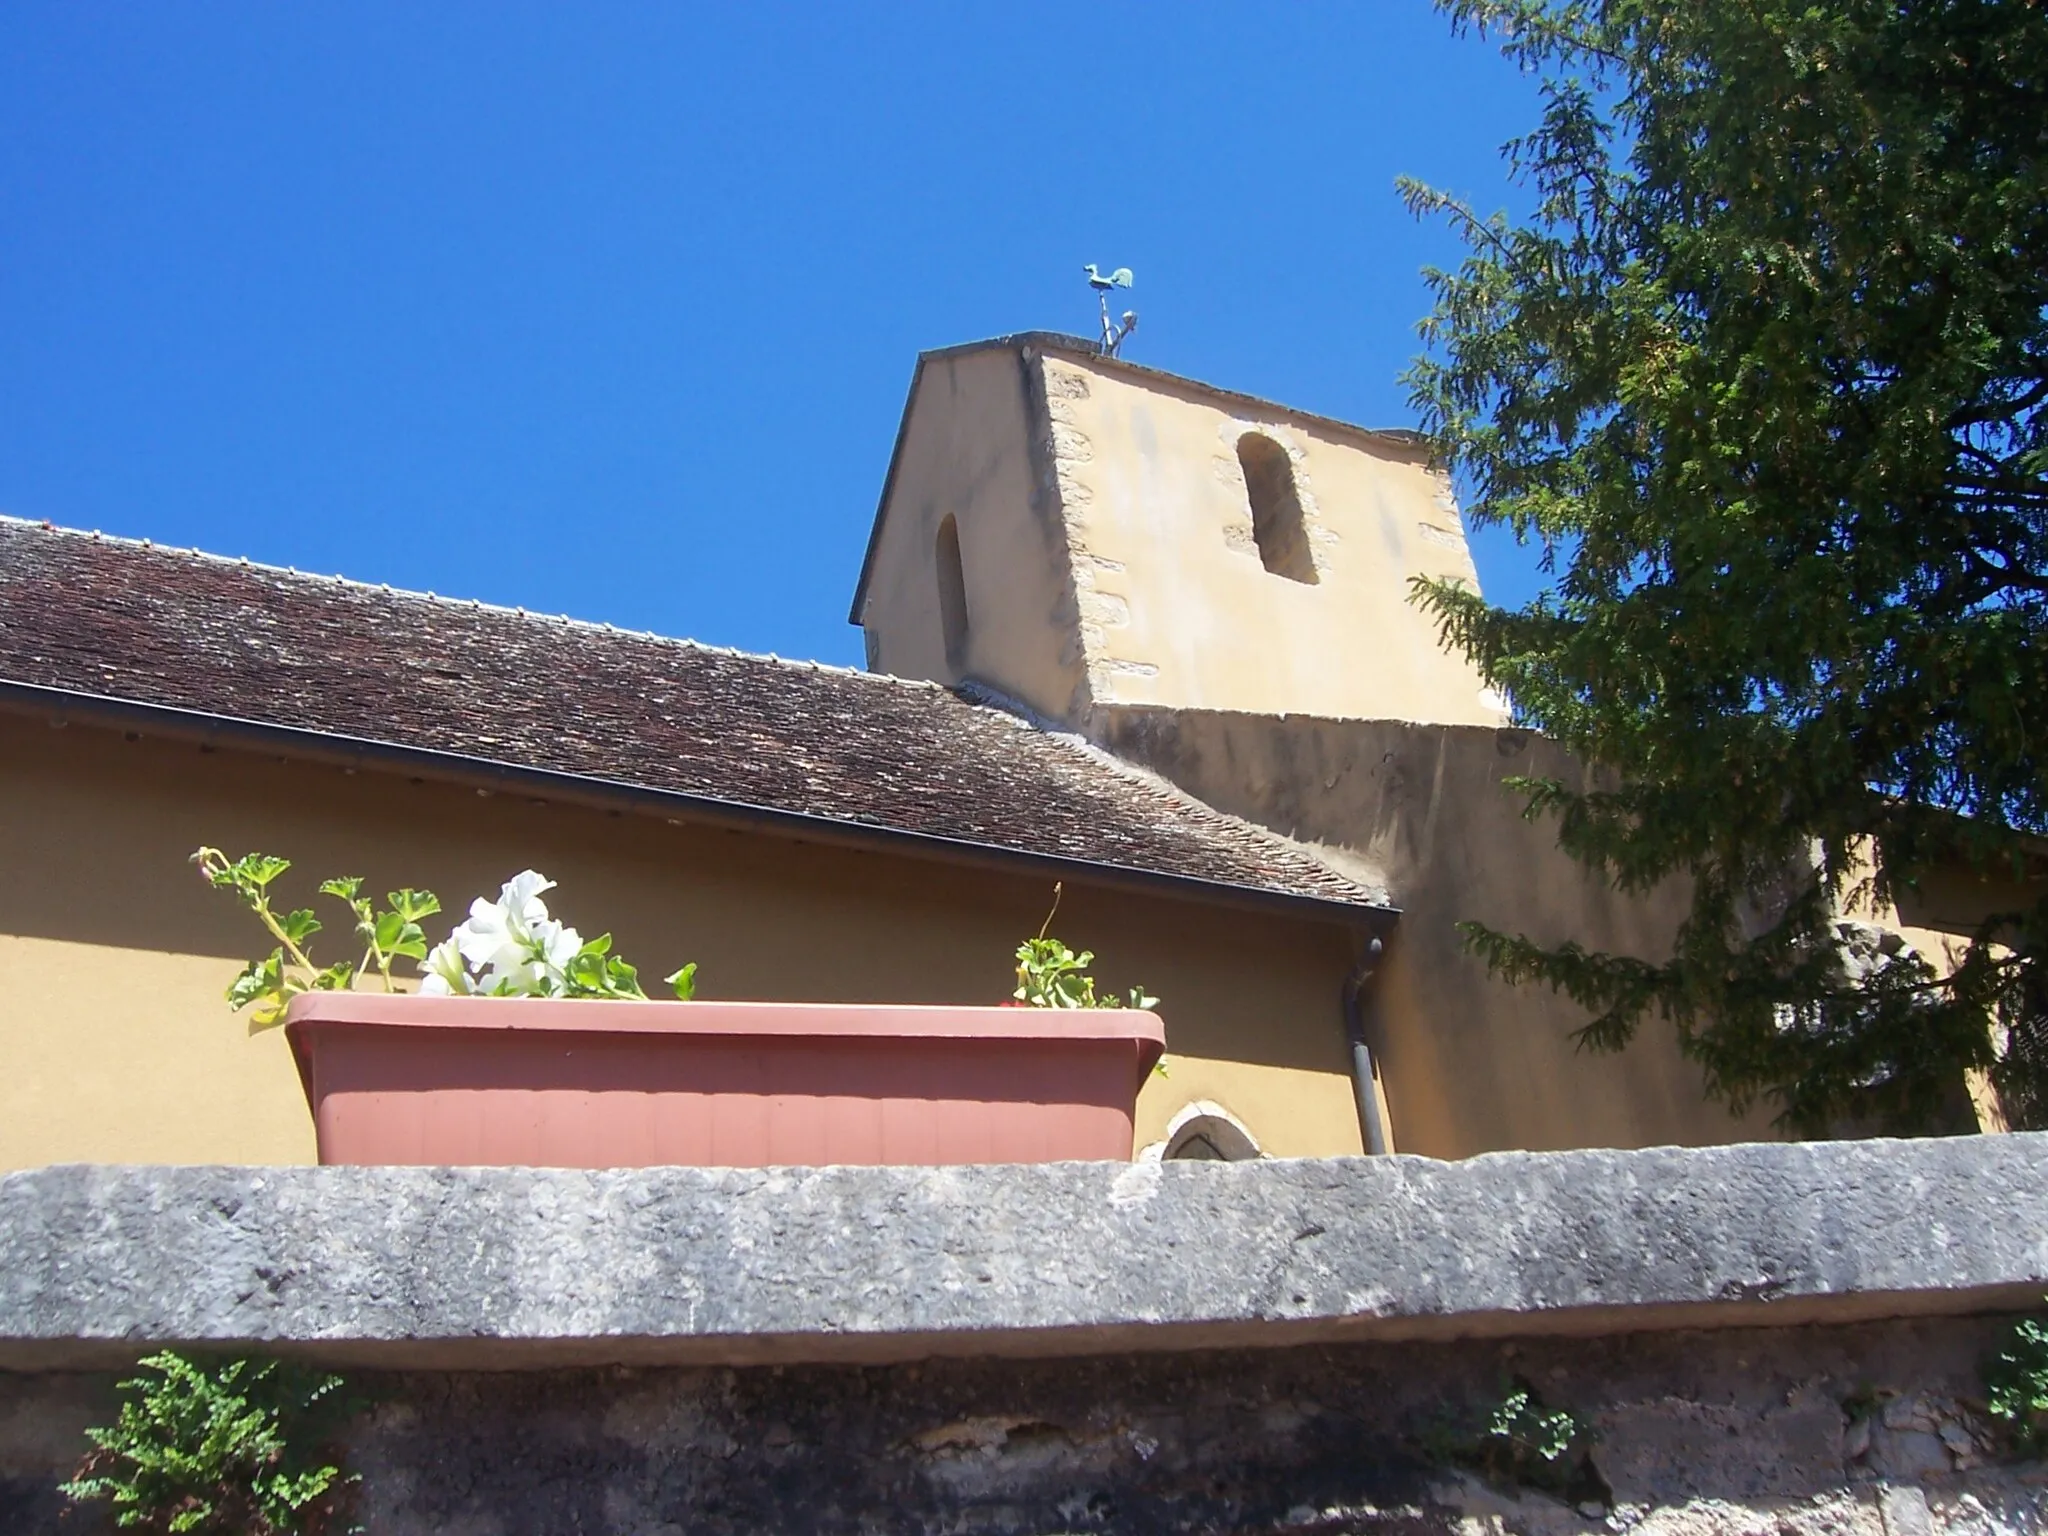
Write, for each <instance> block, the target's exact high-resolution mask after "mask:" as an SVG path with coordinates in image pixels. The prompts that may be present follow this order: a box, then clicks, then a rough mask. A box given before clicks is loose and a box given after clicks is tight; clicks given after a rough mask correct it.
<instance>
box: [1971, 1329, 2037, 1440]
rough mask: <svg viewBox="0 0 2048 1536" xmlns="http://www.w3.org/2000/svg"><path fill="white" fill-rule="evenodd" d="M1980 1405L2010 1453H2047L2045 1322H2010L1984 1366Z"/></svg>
mask: <svg viewBox="0 0 2048 1536" xmlns="http://www.w3.org/2000/svg"><path fill="white" fill-rule="evenodd" d="M1984 1388H1985V1393H1984V1406H1985V1409H1986V1411H1987V1412H1989V1413H1990V1415H1991V1417H1992V1419H1993V1421H1994V1422H1995V1423H1996V1424H1997V1425H1998V1427H1999V1429H2000V1431H2001V1432H2002V1433H2003V1435H2004V1438H2005V1441H2006V1444H2007V1445H2008V1446H2009V1447H2010V1448H2011V1449H2012V1451H2013V1453H2014V1454H2015V1455H2018V1456H2023V1457H2036V1458H2038V1457H2042V1456H2044V1455H2048V1321H2044V1320H2043V1319H2041V1318H2038V1317H2027V1318H2022V1319H2020V1321H2019V1322H2017V1323H2014V1324H2013V1326H2012V1331H2011V1332H2010V1333H2009V1334H2008V1335H2007V1336H2006V1339H2005V1342H2004V1345H2003V1346H2002V1347H2001V1348H2000V1350H1999V1352H1998V1353H1997V1354H1996V1355H1995V1356H1993V1357H1992V1359H1991V1361H1990V1363H1989V1364H1987V1365H1986V1366H1985V1367H1984Z"/></svg>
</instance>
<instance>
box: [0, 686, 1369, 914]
mask: <svg viewBox="0 0 2048 1536" xmlns="http://www.w3.org/2000/svg"><path fill="white" fill-rule="evenodd" d="M0 710H5V711H7V712H9V713H12V714H17V715H19V714H32V715H45V716H53V717H56V718H60V719H66V720H69V719H73V718H76V719H81V720H86V721H89V722H91V723H95V724H101V725H105V726H108V727H110V728H113V729H120V730H135V731H140V730H148V731H150V732H151V733H153V734H156V735H159V736H162V737H165V738H167V739H178V740H186V741H192V742H195V743H198V744H202V745H215V744H222V745H229V746H240V747H243V748H245V749H255V750H260V751H265V752H279V751H283V752H287V753H289V754H290V755H293V756H296V757H299V758H302V759H305V760H308V761H316V762H326V763H332V764H335V765H337V766H342V767H369V768H372V769H381V770H382V771H386V772H398V773H406V774H409V775H413V776H416V777H420V778H432V779H437V780H440V781H444V782H451V783H459V784H467V785H475V784H489V785H511V786H514V787H516V788H518V789H521V790H524V791H526V792H528V793H536V794H538V793H545V794H548V795H550V796H552V797H554V798H558V799H563V800H570V801H576V802H580V803H583V804H589V805H595V806H600V807H603V808H605V809H632V810H635V811H638V812H641V813H644V814H649V815H661V816H665V817H669V818H673V819H677V820H690V821H695V822H700V823H706V824H710V825H718V826H725V827H731V828H735V829H742V830H754V831H763V832H767V833H769V834H771V835H775V836H781V837H785V838H788V839H791V840H793V841H800V842H815V843H826V844H836V845H839V846H850V847H857V848H866V849H876V848H880V849H886V850H888V851H892V852H897V853H901V854H905V855H907V856H909V857H915V858H928V859H933V860H937V861H940V862H945V863H951V864H956V865H969V866H975V867H980V868H985V869H1001V870H1007V871H1015V872H1024V871H1029V872H1033V873H1042V874H1052V875H1056V876H1063V877H1066V878H1070V879H1075V880H1086V881H1088V882H1091V883H1093V884H1096V885H1104V886H1111V887H1119V888H1123V889H1129V890H1135V891H1144V892H1149V893H1150V894H1153V895H1159V896H1166V897H1171V898H1175V899H1178V900H1183V901H1191V902H1196V903H1200V904H1202V905H1207V906H1225V907H1234V908H1238V909H1242V910H1251V911H1263V912H1268V913H1275V914H1283V915H1287V916H1292V917H1297V918H1305V919H1308V920H1311V921H1316V922H1323V923H1332V924H1337V925H1340V926H1344V927H1359V926H1363V927H1366V928H1370V929H1372V930H1374V931H1376V932H1379V931H1385V930H1387V929H1390V928H1391V927H1392V925H1393V924H1394V923H1395V922H1396V921H1397V920H1398V919H1399V917H1400V911H1399V909H1398V908H1396V907H1391V906H1386V905H1380V904H1374V903H1368V902H1356V901H1345V900H1341V899H1338V898H1336V897H1323V896H1311V895H1306V894H1302V893H1298V892H1293V891H1280V890H1274V889H1272V888H1270V887H1266V886H1252V885H1237V884H1233V883H1230V882H1227V881H1221V880H1206V879H1202V878H1200V877H1198V876H1193V875H1176V874H1169V873H1167V872H1165V871H1161V870H1149V869H1138V868H1135V867H1132V866H1129V865H1122V864H1104V863H1100V862H1098V861H1096V860H1092V859H1082V858H1074V857H1070V856H1065V855H1059V854H1046V853H1034V852H1031V851H1029V850H1026V849H1019V848H1008V847H1004V846H1001V845H999V844H994V843H980V842H973V841H969V840H967V839H965V838H954V837H944V836H940V835H938V834H935V833H930V832H916V831H911V830H909V829H907V828H902V827H889V826H882V825H878V824H875V823H870V822H857V821H844V820H840V819H838V818H836V817H830V816H819V815H815V814H812V813H810V812H806V811H790V810H783V809H780V808H778V807H774V806H763V805H754V804H751V803H749V802H746V801H739V800H727V799H723V798H720V797H718V796H715V795H704V794H696V793H692V792H689V791H686V790H670V789H656V788H653V787H652V786H649V785H643V784H632V783H628V782H625V781H622V780H617V779H607V778H600V777H597V776H595V775H591V774H579V773H569V772H565V771H562V770H559V769H552V768H536V767H532V766H530V765H527V764H521V763H509V762H503V761H500V760H498V759H495V758H487V757H476V756H473V755H470V754H468V753H461V752H447V751H442V750H440V749H438V748H433V747H415V746H407V745H405V744H403V743H400V742H389V741H380V740H377V739H375V738H372V737H362V736H350V735H345V734H342V733H340V732H332V731H320V730H313V729H309V728H306V727H302V726H291V725H281V724H277V723H275V722H271V721H263V720H250V719H245V718H242V717H239V716H233V715H221V714H214V713H212V712H209V711H205V710H196V709H186V708H182V707H180V706H176V705H169V704H154V703H148V702H145V701H140V700H135V699H125V698H120V697H118V696H114V695H108V694H95V693H87V692H84V691H82V690H76V689H69V688H53V687H49V686H47V685H44V684H40V683H25V682H19V681H15V680H11V679H0Z"/></svg>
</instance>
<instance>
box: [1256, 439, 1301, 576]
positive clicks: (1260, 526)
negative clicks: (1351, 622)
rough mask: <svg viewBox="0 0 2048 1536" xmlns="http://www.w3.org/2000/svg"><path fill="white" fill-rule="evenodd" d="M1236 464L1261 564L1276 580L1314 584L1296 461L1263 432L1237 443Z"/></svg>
mask: <svg viewBox="0 0 2048 1536" xmlns="http://www.w3.org/2000/svg"><path fill="white" fill-rule="evenodd" d="M1237 462H1238V465H1239V467H1240V468H1242V469H1243V470H1244V489H1245V495H1246V497H1247V498H1248V499H1249V500H1250V502H1251V504H1252V541H1253V542H1254V543H1256V544H1257V545H1258V546H1259V563H1260V564H1262V565H1264V566H1265V568H1266V569H1267V570H1269V571H1271V572H1272V573H1273V574H1274V575H1275V576H1285V577H1286V578H1287V579H1288V580H1289V581H1301V582H1308V583H1310V584H1311V585H1312V584H1314V582H1315V581H1316V580H1317V576H1316V562H1315V557H1314V556H1313V555H1312V554H1311V553H1310V552H1309V547H1308V528H1307V526H1306V524H1305V523H1304V521H1303V519H1302V515H1301V492H1300V490H1299V489H1297V488H1296V486H1295V483H1294V461H1293V460H1292V459H1290V458H1289V457H1288V456H1287V450H1286V449H1285V448H1283V447H1281V446H1280V445H1279V444H1278V443H1276V442H1274V441H1273V439H1272V438H1270V437H1268V436H1266V434H1265V433H1263V432H1247V433H1245V435H1244V436H1243V437H1240V438H1239V439H1238V440H1237Z"/></svg>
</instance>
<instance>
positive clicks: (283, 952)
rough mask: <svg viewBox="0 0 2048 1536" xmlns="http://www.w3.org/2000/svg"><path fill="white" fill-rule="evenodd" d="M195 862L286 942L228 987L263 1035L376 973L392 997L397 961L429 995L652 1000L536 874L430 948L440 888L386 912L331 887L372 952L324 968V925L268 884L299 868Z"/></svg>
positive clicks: (606, 939) (475, 907)
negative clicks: (320, 955)
mask: <svg viewBox="0 0 2048 1536" xmlns="http://www.w3.org/2000/svg"><path fill="white" fill-rule="evenodd" d="M192 862H193V863H195V864H197V865H198V866H199V871H200V873H201V874H202V875H203V876H205V878H206V879H207V881H208V882H209V883H210V884H212V885H214V886H216V887H218V888H220V889H222V890H226V891H231V892H233V893H234V895H235V896H236V897H237V898H238V899H239V900H240V901H241V902H242V904H243V905H244V906H246V907H248V908H249V910H250V911H252V912H254V913H255V914H256V916H257V918H258V920H259V921H261V922H262V924H263V925H264V927H265V928H266V929H268V930H269V932H270V935H271V937H272V938H274V939H276V940H277V948H275V949H273V950H272V951H271V952H270V953H269V954H268V955H265V956H263V957H262V958H261V959H257V960H252V961H250V962H249V964H248V965H247V966H245V967H244V968H243V970H242V973H241V974H240V975H239V976H237V977H236V978H235V980H234V982H233V983H232V984H231V985H230V986H229V987H228V993H227V997H228V1002H229V1003H230V1004H232V1005H233V1006H234V1007H235V1008H236V1009H238V1010H239V1009H242V1008H247V1007H254V1008H255V1010H256V1013H255V1015H254V1023H253V1027H254V1028H256V1029H269V1028H271V1027H273V1026H275V1025H277V1024H280V1023H282V1022H283V1021H284V1016H285V1009H286V1008H287V1006H289V1004H290V1002H291V1000H292V998H294V997H295V996H297V995H298V994H299V993H301V992H306V991H333V990H335V989H338V988H348V987H353V986H355V985H356V984H357V983H358V982H360V981H361V980H362V979H363V978H365V977H367V976H368V975H370V973H371V972H373V971H374V972H375V973H376V974H377V976H378V978H379V979H380V980H381V981H382V983H383V986H384V990H385V991H387V992H389V991H392V990H394V989H393V986H392V980H391V966H392V963H393V962H394V961H397V960H400V959H405V960H411V961H413V962H414V963H415V964H416V965H417V966H418V967H419V970H420V973H421V982H420V990H421V991H422V992H423V993H427V994H431V995H440V996H449V995H464V996H471V995H478V996H485V997H592V998H637V999H641V1000H643V1001H644V1000H645V999H646V996H647V994H646V993H645V992H644V991H642V990H641V987H640V973H639V971H638V970H636V969H635V968H634V967H633V966H631V965H629V964H627V963H626V961H625V960H623V959H621V958H620V957H619V956H617V955H615V954H613V953H612V936H611V935H610V934H608V933H601V934H599V935H598V936H597V937H596V938H594V939H591V940H589V941H587V942H586V941H585V940H584V938H583V937H582V935H581V934H579V933H577V931H576V930H575V929H574V928H570V927H567V926H565V925H564V924H562V923H560V922H558V921H556V920H555V919H554V918H552V917H551V916H549V914H548V909H547V905H546V904H545V903H544V902H543V901H541V899H540V897H541V893H542V892H544V891H547V890H551V889H553V882H552V881H550V880H549V879H548V878H547V877H546V876H545V875H542V874H539V873H537V872H535V871H533V870H526V871H524V872H523V873H521V874H519V875H515V876H514V877H513V878H512V879H511V880H509V881H507V882H506V884H505V886H504V889H503V890H502V892H501V893H500V895H499V898H498V900H497V901H496V902H495V903H493V902H486V901H481V900H479V901H477V902H474V903H472V904H471V906H470V911H469V916H468V918H467V919H466V920H465V921H464V922H462V923H460V924H458V925H457V926H456V928H455V930H454V931H453V932H452V933H450V934H449V936H448V937H447V939H446V940H444V941H443V942H442V943H440V944H438V945H436V946H434V947H433V948H432V949H429V948H428V947H427V937H426V931H425V929H424V928H423V927H422V926H421V925H422V923H423V922H424V921H425V920H426V919H427V918H429V917H432V916H433V915H434V914H435V913H437V912H439V911H440V910H441V902H440V898H439V897H437V896H435V895H434V893H433V892H432V891H418V890H414V889H412V887H410V886H407V887H405V888H404V889H402V890H396V891H391V892H388V893H386V895H385V898H384V901H385V905H384V906H383V907H381V908H380V907H379V906H378V905H377V904H376V903H375V902H374V901H373V900H371V899H370V898H368V897H366V896H364V895H363V893H362V892H363V882H362V879H361V878H360V877H359V876H356V875H343V876H339V877H337V878H335V879H332V880H323V881H322V882H321V883H320V887H319V890H320V894H321V895H323V896H330V897H332V898H334V899H335V900H336V901H339V902H341V903H342V904H343V905H344V906H346V907H347V908H348V912H349V917H350V921H351V924H352V926H353V929H354V932H355V937H356V942H357V943H359V944H361V945H362V947H363V955H362V959H361V960H360V961H358V962H350V961H341V962H338V963H336V964H333V965H327V966H319V965H316V964H314V962H313V960H312V958H311V956H310V955H309V954H308V951H307V948H306V946H307V943H308V941H309V940H310V939H311V938H312V937H313V935H314V934H316V933H318V932H320V931H321V927H322V925H321V922H320V919H319V918H318V917H317V916H316V915H315V914H314V913H313V912H312V911H311V910H310V909H307V908H294V909H292V910H290V911H287V912H283V913H280V912H278V911H277V910H276V909H275V907H273V906H272V904H271V900H270V891H269V887H270V885H271V883H272V882H273V881H275V880H276V879H277V878H278V876H280V875H282V874H283V873H284V872H285V871H286V870H288V869H290V868H291V863H290V861H289V860H286V859H280V858H275V857H273V856H271V855H269V854H263V853H250V854H244V855H243V856H242V857H241V858H239V859H232V860H231V859H229V858H228V857H227V855H226V854H224V853H222V852H221V851H220V850H219V849H218V848H201V849H200V850H199V851H198V852H197V853H195V854H193V855H192ZM696 976H697V967H696V965H695V963H694V962H693V963H691V964H689V965H686V966H684V967H683V968H682V969H681V970H679V971H676V972H674V973H673V974H672V975H670V976H669V977H668V978H667V980H668V983H669V985H670V986H671V987H672V988H673V989H674V991H675V995H676V996H677V997H678V998H681V999H683V1000H685V1001H687V1000H688V999H689V998H691V997H692V996H694V995H695V991H696Z"/></svg>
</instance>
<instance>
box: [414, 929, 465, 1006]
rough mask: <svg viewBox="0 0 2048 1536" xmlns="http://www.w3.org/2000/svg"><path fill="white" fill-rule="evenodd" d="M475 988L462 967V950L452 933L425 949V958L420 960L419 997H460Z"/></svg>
mask: <svg viewBox="0 0 2048 1536" xmlns="http://www.w3.org/2000/svg"><path fill="white" fill-rule="evenodd" d="M475 990H476V988H475V987H473V986H471V985H470V980H469V973H468V972H467V971H465V970H464V969H463V968H462V951H461V949H460V948H459V947H457V945H456V943H455V939H454V937H453V936H452V935H451V936H450V937H448V938H447V939H444V940H443V941H442V942H441V943H439V944H436V945H435V946H434V947H433V948H432V949H430V950H428V951H427V958H426V959H424V960H422V961H421V962H420V996H421V997H461V996H464V995H466V994H468V993H471V992H474V991H475Z"/></svg>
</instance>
